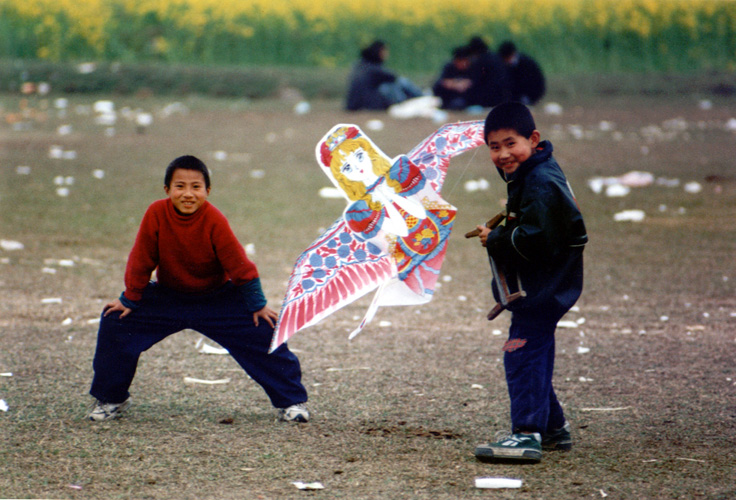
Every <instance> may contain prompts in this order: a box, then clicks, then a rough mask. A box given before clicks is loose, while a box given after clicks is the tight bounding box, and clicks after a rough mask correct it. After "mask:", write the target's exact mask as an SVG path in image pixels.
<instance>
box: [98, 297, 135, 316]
mask: <svg viewBox="0 0 736 500" xmlns="http://www.w3.org/2000/svg"><path fill="white" fill-rule="evenodd" d="M103 311H104V316H107V315H108V314H110V313H111V312H114V311H121V312H120V318H121V319H122V318H124V317H126V316H127V315H128V314H130V313H131V312H133V310H132V309H130V308H128V307H125V306H124V305H123V303H122V302H120V299H115V300H113V301H112V302H110V303H108V304H106V305H105V308H104V309H103Z"/></svg>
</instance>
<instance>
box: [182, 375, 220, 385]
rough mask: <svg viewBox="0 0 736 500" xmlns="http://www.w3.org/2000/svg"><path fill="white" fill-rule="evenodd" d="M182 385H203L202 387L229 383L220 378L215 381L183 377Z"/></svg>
mask: <svg viewBox="0 0 736 500" xmlns="http://www.w3.org/2000/svg"><path fill="white" fill-rule="evenodd" d="M184 383H185V384H204V385H218V384H228V383H230V379H229V378H221V379H217V380H204V379H201V378H194V377H184Z"/></svg>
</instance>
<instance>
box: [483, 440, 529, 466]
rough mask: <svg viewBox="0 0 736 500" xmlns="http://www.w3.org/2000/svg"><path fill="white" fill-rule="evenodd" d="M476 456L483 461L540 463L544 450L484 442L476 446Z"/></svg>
mask: <svg viewBox="0 0 736 500" xmlns="http://www.w3.org/2000/svg"><path fill="white" fill-rule="evenodd" d="M475 458H477V459H478V460H480V461H481V462H514V463H538V462H540V461H541V460H542V452H541V451H539V450H534V449H529V448H505V447H498V446H494V445H493V443H491V444H482V445H480V446H477V447H476V448H475Z"/></svg>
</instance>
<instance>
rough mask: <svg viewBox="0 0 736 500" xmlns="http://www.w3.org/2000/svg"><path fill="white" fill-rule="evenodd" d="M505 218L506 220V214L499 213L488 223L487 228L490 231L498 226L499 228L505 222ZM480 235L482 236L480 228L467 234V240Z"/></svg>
mask: <svg viewBox="0 0 736 500" xmlns="http://www.w3.org/2000/svg"><path fill="white" fill-rule="evenodd" d="M505 218H506V214H504V213H503V212H499V213H497V214H496V215H495V216H493V218H492V219H491V220H489V221H488V222H486V227H487V228H488V229H493V228H495V227H496V226H498V225H499V224H500V223H501V222H503V220H504V219H505ZM478 235H480V229H478V228H475V229H473V230H472V231H469V232H467V233H465V237H466V238H475V237H476V236H478Z"/></svg>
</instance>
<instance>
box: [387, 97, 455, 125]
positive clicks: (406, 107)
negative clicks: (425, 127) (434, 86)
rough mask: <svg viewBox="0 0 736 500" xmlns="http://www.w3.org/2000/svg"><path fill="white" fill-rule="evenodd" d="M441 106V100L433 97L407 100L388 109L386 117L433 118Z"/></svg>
mask: <svg viewBox="0 0 736 500" xmlns="http://www.w3.org/2000/svg"><path fill="white" fill-rule="evenodd" d="M441 105H442V100H441V99H440V98H439V97H436V96H433V95H425V96H420V97H414V98H412V99H407V100H406V101H403V102H400V103H398V104H393V105H391V106H389V108H388V115H389V116H390V117H392V118H398V119H409V118H434V117H435V116H436V115H437V111H439V107H440V106H441Z"/></svg>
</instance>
